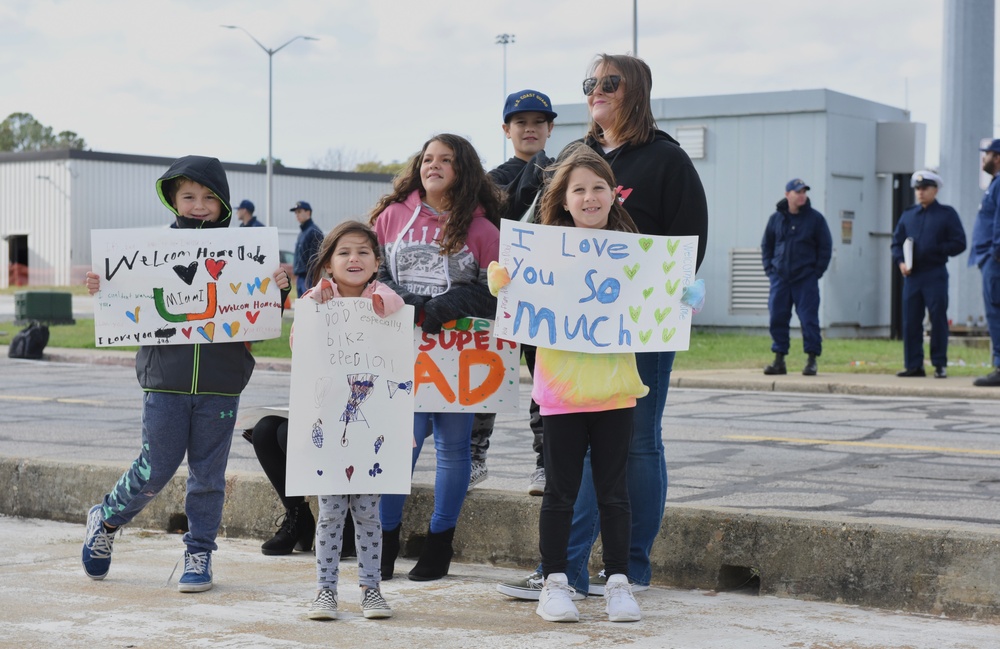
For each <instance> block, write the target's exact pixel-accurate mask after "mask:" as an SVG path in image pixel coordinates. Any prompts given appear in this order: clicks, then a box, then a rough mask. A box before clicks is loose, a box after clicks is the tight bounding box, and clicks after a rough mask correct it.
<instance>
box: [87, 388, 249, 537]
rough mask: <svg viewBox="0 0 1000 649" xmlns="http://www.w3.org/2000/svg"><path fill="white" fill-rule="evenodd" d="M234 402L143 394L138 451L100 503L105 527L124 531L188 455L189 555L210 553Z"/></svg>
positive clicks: (223, 493)
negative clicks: (118, 528)
mask: <svg viewBox="0 0 1000 649" xmlns="http://www.w3.org/2000/svg"><path fill="white" fill-rule="evenodd" d="M239 405H240V398H239V397H225V396H214V395H191V394H170V393H166V392H147V393H146V394H145V395H144V396H143V404H142V450H141V451H140V453H139V457H138V458H136V460H135V461H134V462H132V466H131V467H129V469H128V471H126V472H125V474H124V475H122V477H121V478H120V479H119V480H118V483H117V484H116V485H115V487H114V488H113V489H112V490H111V492H110V493H109V494H107V495H106V496H105V497H104V503H103V505H104V511H103V515H104V521H105V522H106V523H107V524H108V525H113V526H116V527H117V526H118V525H124V524H126V523H128V522H129V521H131V520H132V519H133V518H135V517H136V516H137V515H138V514H139V512H141V511H142V510H143V509H144V508H145V507H146V505H148V504H149V502H150V501H151V500H153V498H154V497H156V494H158V493H160V491H161V490H162V489H163V487H165V486H166V485H167V483H168V482H170V479H171V478H173V477H174V474H175V473H176V472H177V468H178V467H179V466H180V465H181V462H182V461H183V460H184V454H185V453H187V459H188V479H187V495H186V497H185V499H184V513H185V514H187V519H188V529H189V530H190V531H189V532H187V533H186V534H185V535H184V544H185V545H186V546H187V549H188V552H212V551H214V550H216V549H217V547H218V546H216V544H215V537H216V535H217V534H218V532H219V525H220V524H221V523H222V505H223V502H224V501H225V496H226V465H227V464H228V462H229V448H230V446H232V442H233V425H234V424H235V423H236V411H237V410H238V409H239Z"/></svg>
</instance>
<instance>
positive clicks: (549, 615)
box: [535, 572, 634, 622]
mask: <svg viewBox="0 0 1000 649" xmlns="http://www.w3.org/2000/svg"><path fill="white" fill-rule="evenodd" d="M626 585H628V582H627V581H626ZM574 592H575V591H574V590H573V588H572V587H571V586H570V585H569V580H568V579H567V578H566V574H565V573H562V572H554V573H552V574H551V575H549V578H548V579H546V580H545V585H544V586H543V587H542V592H541V594H540V595H539V596H538V607H537V608H536V609H535V613H538V615H539V617H541V618H542V619H543V620H545V621H546V622H579V621H580V611H578V610H576V604H574V603H573V598H572V596H573V593H574ZM633 601H634V600H633Z"/></svg>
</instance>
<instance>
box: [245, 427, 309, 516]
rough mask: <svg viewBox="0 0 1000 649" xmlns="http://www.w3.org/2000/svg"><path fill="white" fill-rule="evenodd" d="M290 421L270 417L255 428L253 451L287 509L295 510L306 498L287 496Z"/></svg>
mask: <svg viewBox="0 0 1000 649" xmlns="http://www.w3.org/2000/svg"><path fill="white" fill-rule="evenodd" d="M287 448H288V419H286V418H285V417H279V416H276V415H269V416H267V417H264V418H263V419H261V420H260V421H258V422H257V425H256V426H254V427H253V450H254V452H255V453H256V454H257V461H258V462H260V466H261V468H262V469H264V474H265V475H266V476H267V479H268V480H270V481H271V485H272V486H273V487H274V490H275V491H277V492H278V498H280V499H281V504H282V505H284V506H285V509H295V508H296V507H298V506H299V505H301V504H302V503H304V502H305V501H306V499H305V496H286V495H285V458H286V456H287V455H288V451H287Z"/></svg>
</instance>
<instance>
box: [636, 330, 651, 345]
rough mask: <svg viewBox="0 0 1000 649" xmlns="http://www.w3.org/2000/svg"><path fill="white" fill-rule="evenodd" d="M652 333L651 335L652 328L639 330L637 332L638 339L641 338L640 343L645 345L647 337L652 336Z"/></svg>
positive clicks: (647, 340)
mask: <svg viewBox="0 0 1000 649" xmlns="http://www.w3.org/2000/svg"><path fill="white" fill-rule="evenodd" d="M652 335H653V330H652V329H647V330H645V331H640V332H639V340H641V341H642V344H643V345H645V344H646V343H648V342H649V337H650V336H652Z"/></svg>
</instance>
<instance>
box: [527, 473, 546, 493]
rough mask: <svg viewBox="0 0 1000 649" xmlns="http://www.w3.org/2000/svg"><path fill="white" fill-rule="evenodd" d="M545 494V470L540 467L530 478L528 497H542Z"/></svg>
mask: <svg viewBox="0 0 1000 649" xmlns="http://www.w3.org/2000/svg"><path fill="white" fill-rule="evenodd" d="M544 494H545V469H544V468H543V467H538V468H537V469H535V470H534V471H533V472H532V473H531V477H530V478H528V495H529V496H542V495H544Z"/></svg>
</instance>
